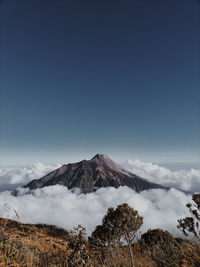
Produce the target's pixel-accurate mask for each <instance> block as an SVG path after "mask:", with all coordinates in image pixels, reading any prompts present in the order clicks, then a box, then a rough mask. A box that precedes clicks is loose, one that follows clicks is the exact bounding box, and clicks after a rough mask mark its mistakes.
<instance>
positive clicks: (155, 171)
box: [123, 159, 200, 192]
mask: <svg viewBox="0 0 200 267" xmlns="http://www.w3.org/2000/svg"><path fill="white" fill-rule="evenodd" d="M123 166H124V167H125V168H127V169H128V170H130V171H131V172H133V173H135V174H137V175H139V176H141V177H143V178H146V179H148V180H149V181H151V182H155V183H158V184H162V185H165V186H169V187H175V188H177V189H181V190H186V191H191V192H200V169H198V170H197V169H190V170H178V171H171V170H169V169H167V168H165V167H161V166H159V165H157V164H153V163H150V162H143V161H140V160H138V159H135V160H128V161H127V162H126V163H124V164H123Z"/></svg>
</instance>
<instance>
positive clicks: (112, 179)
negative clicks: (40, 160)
mask: <svg viewBox="0 0 200 267" xmlns="http://www.w3.org/2000/svg"><path fill="white" fill-rule="evenodd" d="M56 184H60V185H64V186H67V187H68V188H69V189H74V188H79V189H80V191H81V192H83V193H90V192H94V191H95V190H97V189H98V188H101V187H108V186H111V187H115V188H118V187H119V186H128V187H130V188H132V189H133V190H135V191H136V192H140V191H143V190H147V189H153V188H164V187H163V186H161V185H158V184H155V183H151V182H149V181H147V180H145V179H143V178H141V177H139V176H137V175H135V174H133V173H131V172H129V171H127V170H125V169H123V168H122V167H121V166H119V165H118V164H117V163H115V162H114V161H112V160H111V159H110V158H109V157H107V156H106V155H102V154H97V155H96V156H94V157H93V158H92V159H91V160H83V161H80V162H77V163H69V164H67V165H63V166H61V167H60V168H58V169H56V170H55V171H52V172H50V173H49V174H47V175H45V176H44V177H42V178H40V179H37V180H33V181H31V182H30V183H29V184H27V185H25V186H24V187H25V188H30V189H31V190H32V189H37V188H42V187H45V186H50V185H56Z"/></svg>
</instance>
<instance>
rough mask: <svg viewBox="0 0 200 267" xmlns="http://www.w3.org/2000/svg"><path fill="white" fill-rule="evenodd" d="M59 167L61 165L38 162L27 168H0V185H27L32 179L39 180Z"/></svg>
mask: <svg viewBox="0 0 200 267" xmlns="http://www.w3.org/2000/svg"><path fill="white" fill-rule="evenodd" d="M60 166H61V164H56V165H45V164H43V163H41V162H38V163H35V164H33V165H32V166H27V167H26V166H25V167H22V166H20V167H1V168H0V185H1V184H23V183H28V182H30V181H31V180H33V179H38V178H41V177H42V176H43V175H45V174H47V173H48V172H50V171H52V170H55V169H57V168H58V167H60Z"/></svg>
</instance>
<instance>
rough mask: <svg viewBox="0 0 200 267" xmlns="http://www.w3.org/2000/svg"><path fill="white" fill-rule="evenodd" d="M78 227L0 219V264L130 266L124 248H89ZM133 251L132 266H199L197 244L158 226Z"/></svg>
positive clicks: (40, 266) (3, 266) (67, 266)
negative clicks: (68, 228) (174, 235)
mask: <svg viewBox="0 0 200 267" xmlns="http://www.w3.org/2000/svg"><path fill="white" fill-rule="evenodd" d="M80 229H81V228H79V229H77V230H76V231H74V232H67V231H65V230H63V229H59V228H56V227H54V226H48V225H28V224H22V223H19V222H16V221H12V220H7V219H0V267H5V266H6V267H7V266H12V267H17V266H18V267H28V266H30V267H37V266H38V267H46V266H49V267H55V266H56V267H57V266H58V267H59V266H60V267H65V266H66V267H70V266H80V267H81V266H82V267H83V266H85V267H87V266H90V267H98V266H99V267H100V266H102V267H107V266H109V267H132V265H131V263H130V257H129V252H128V249H127V248H126V247H120V248H119V247H118V248H102V247H92V246H91V245H90V244H89V243H88V241H87V240H86V239H84V235H83V233H82V231H81V230H80ZM132 250H133V254H134V265H135V267H154V266H155V267H156V266H157V267H165V266H166V267H177V266H182V267H193V266H194V267H199V266H200V245H198V244H197V243H194V242H191V241H188V240H185V239H177V238H174V237H173V236H172V235H171V234H169V233H168V232H165V231H162V230H159V229H157V230H152V231H148V232H147V233H146V234H144V235H143V236H142V237H141V239H140V240H139V241H138V242H137V243H135V244H133V246H132Z"/></svg>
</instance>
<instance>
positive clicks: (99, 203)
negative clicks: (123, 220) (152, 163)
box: [0, 185, 191, 234]
mask: <svg viewBox="0 0 200 267" xmlns="http://www.w3.org/2000/svg"><path fill="white" fill-rule="evenodd" d="M25 192H26V190H25V189H21V193H20V196H18V197H14V196H12V195H11V194H10V192H8V191H7V192H2V193H1V194H0V205H1V207H0V213H1V214H0V215H1V216H2V217H8V218H11V219H15V220H16V219H17V218H16V215H15V212H14V210H16V211H17V213H18V214H19V217H20V220H21V221H22V222H25V223H47V224H54V225H57V226H59V227H63V228H65V229H71V228H73V227H74V226H76V225H78V224H82V225H84V226H86V229H87V232H88V233H91V231H93V230H94V228H95V226H96V225H98V224H100V223H101V220H102V218H103V216H104V215H105V213H106V211H107V208H109V207H116V206H117V205H118V204H121V203H124V202H126V203H128V204H129V205H130V206H132V207H134V208H135V209H137V210H138V211H139V214H140V215H142V216H143V217H144V225H143V227H142V229H141V231H142V232H144V231H146V230H147V229H149V228H151V229H152V228H157V227H160V228H163V229H166V230H169V231H170V232H172V233H174V234H180V232H179V230H178V229H177V227H176V225H177V220H178V219H179V218H182V217H185V216H186V215H187V209H186V207H185V205H186V203H188V202H189V201H191V196H189V195H185V194H184V193H182V192H180V191H177V190H175V189H171V190H169V191H165V190H160V189H157V190H149V191H144V192H142V193H140V194H138V193H135V192H134V191H133V190H131V189H130V188H127V187H120V188H118V189H115V188H101V189H99V190H97V191H96V192H95V193H90V194H78V193H72V192H71V191H69V190H68V189H67V188H66V187H64V186H61V185H55V186H50V187H46V188H43V189H37V190H35V191H33V193H32V194H25ZM5 203H6V205H7V207H9V208H6V209H5V207H4V204H5Z"/></svg>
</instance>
